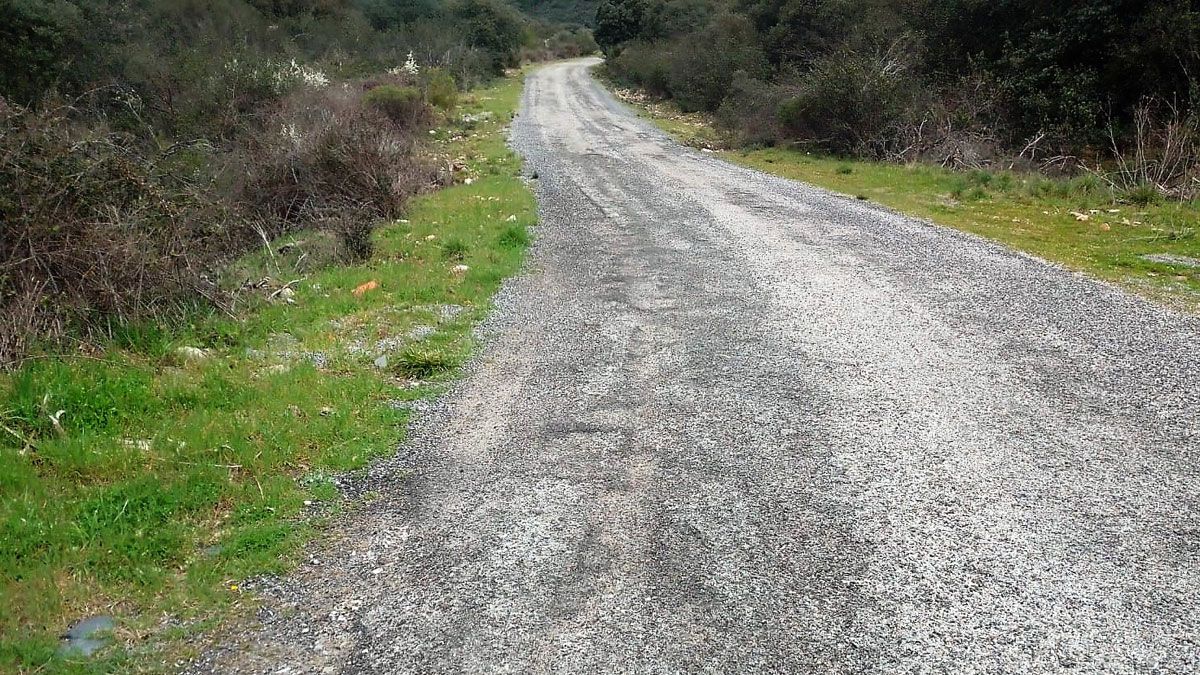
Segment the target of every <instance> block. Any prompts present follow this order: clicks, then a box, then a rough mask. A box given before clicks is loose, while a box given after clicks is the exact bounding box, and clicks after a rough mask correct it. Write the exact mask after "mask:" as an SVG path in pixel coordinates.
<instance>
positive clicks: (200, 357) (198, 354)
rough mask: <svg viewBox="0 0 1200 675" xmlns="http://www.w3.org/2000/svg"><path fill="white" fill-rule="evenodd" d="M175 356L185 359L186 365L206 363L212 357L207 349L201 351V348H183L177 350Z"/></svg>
mask: <svg viewBox="0 0 1200 675" xmlns="http://www.w3.org/2000/svg"><path fill="white" fill-rule="evenodd" d="M175 355H176V356H178V357H179V358H181V359H183V361H184V362H185V363H191V362H195V361H204V360H205V359H207V358H208V357H209V356H210V353H209V351H208V350H207V349H201V348H200V347H190V346H183V347H179V348H177V349H176V350H175Z"/></svg>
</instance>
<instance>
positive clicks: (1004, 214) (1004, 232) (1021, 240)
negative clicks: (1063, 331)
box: [610, 83, 1200, 313]
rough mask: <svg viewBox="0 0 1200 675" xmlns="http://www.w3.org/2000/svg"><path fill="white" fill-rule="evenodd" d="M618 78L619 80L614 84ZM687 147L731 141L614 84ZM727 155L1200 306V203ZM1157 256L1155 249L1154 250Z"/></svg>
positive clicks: (913, 169)
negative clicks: (1191, 261) (1194, 261)
mask: <svg viewBox="0 0 1200 675" xmlns="http://www.w3.org/2000/svg"><path fill="white" fill-rule="evenodd" d="M610 85H611V83H610ZM615 91H616V94H617V96H618V97H619V98H621V99H622V100H624V101H625V102H626V103H628V104H629V105H631V106H632V107H633V108H634V109H635V110H636V111H637V112H638V113H639V114H640V115H641V116H642V117H645V118H646V119H648V120H650V121H652V122H653V123H654V124H655V125H656V126H658V127H659V128H660V129H662V130H663V131H665V132H666V133H667V134H669V135H671V136H672V137H674V138H675V139H677V140H678V141H679V142H680V143H683V144H684V145H689V146H692V147H697V148H705V149H718V150H719V149H720V148H723V147H726V141H725V139H724V138H722V135H721V134H720V133H719V132H718V131H717V130H716V129H715V128H714V127H713V125H712V123H711V121H710V119H709V118H707V117H706V116H704V115H701V114H689V113H682V112H680V111H679V109H678V108H677V107H676V106H674V105H673V104H672V103H670V102H663V101H654V100H648V99H646V98H644V97H642V96H640V95H638V94H637V93H636V92H629V91H627V90H619V89H617V90H615ZM719 154H720V156H721V157H723V158H725V159H726V160H729V161H731V162H734V163H736V164H741V165H743V166H748V167H752V168H754V169H758V170H760V171H765V172H767V173H773V174H776V175H779V176H783V177H785V178H791V179H794V180H799V181H803V182H805V183H810V184H812V185H816V186H819V187H823V188H827V189H829V190H833V191H836V192H841V193H843V194H846V195H850V196H854V197H857V198H859V199H865V200H870V201H873V202H876V203H878V204H882V205H883V206H887V207H889V208H891V209H895V210H896V211H899V212H901V213H905V214H909V215H913V216H917V217H920V218H926V219H928V220H931V221H933V222H935V223H938V224H939V225H945V226H947V227H952V228H955V229H959V230H964V231H966V232H972V233H974V234H978V235H981V236H984V237H987V238H989V239H993V240H996V241H999V242H1001V243H1003V244H1005V245H1007V246H1009V247H1011V248H1014V249H1017V250H1019V251H1024V252H1026V253H1030V254H1032V255H1035V256H1038V257H1040V258H1043V259H1046V260H1050V261H1052V262H1055V263H1059V264H1061V265H1063V266H1065V267H1068V268H1070V269H1073V270H1077V271H1079V272H1083V273H1086V274H1089V275H1091V276H1093V277H1096V278H1100V279H1104V280H1107V281H1110V282H1114V283H1116V284H1118V285H1120V286H1123V287H1124V288H1126V289H1128V290H1130V291H1133V292H1135V293H1139V294H1141V295H1143V296H1145V297H1147V298H1150V299H1152V300H1156V301H1158V302H1160V303H1162V304H1166V305H1168V306H1171V307H1173V308H1175V309H1180V310H1183V311H1187V312H1192V313H1196V312H1200V267H1191V266H1188V264H1187V262H1188V260H1187V259H1197V260H1198V261H1200V204H1198V203H1196V202H1184V203H1179V202H1168V201H1163V200H1156V199H1155V198H1154V195H1152V194H1148V193H1145V192H1142V193H1131V194H1128V195H1119V194H1114V193H1113V191H1112V190H1110V189H1108V186H1107V185H1105V184H1104V183H1103V182H1102V181H1101V180H1100V179H1098V178H1096V177H1095V176H1087V175H1085V176H1081V177H1079V178H1075V179H1072V180H1057V179H1050V178H1046V177H1044V176H1040V175H1035V174H1022V173H1015V172H1006V171H998V172H992V171H971V172H962V171H952V170H949V169H943V168H941V167H936V166H929V165H923V164H910V165H904V164H889V163H883V162H869V161H862V160H848V159H839V158H832V157H820V156H816V155H811V154H809V153H807V152H804V151H802V150H794V149H785V148H760V149H746V150H719ZM1147 256H1151V257H1147Z"/></svg>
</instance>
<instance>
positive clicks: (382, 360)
mask: <svg viewBox="0 0 1200 675" xmlns="http://www.w3.org/2000/svg"><path fill="white" fill-rule="evenodd" d="M387 365H388V358H387V354H383V355H381V356H380V357H379V358H377V359H375V367H376V368H387Z"/></svg>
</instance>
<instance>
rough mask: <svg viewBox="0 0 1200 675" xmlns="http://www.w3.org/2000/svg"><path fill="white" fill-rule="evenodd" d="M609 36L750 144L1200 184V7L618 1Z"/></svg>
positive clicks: (657, 83)
mask: <svg viewBox="0 0 1200 675" xmlns="http://www.w3.org/2000/svg"><path fill="white" fill-rule="evenodd" d="M596 39H597V40H598V41H599V42H600V44H601V46H602V47H603V48H604V50H605V52H606V54H607V56H608V68H609V71H610V73H611V74H612V75H613V76H615V77H616V78H618V79H619V80H621V81H623V82H626V83H628V84H631V85H634V86H637V87H639V88H642V89H644V90H646V91H647V92H649V93H651V94H654V95H657V96H662V97H669V98H671V99H672V100H674V101H675V102H677V103H678V105H679V106H680V107H681V108H682V109H683V110H684V111H702V112H708V113H712V114H713V115H715V118H716V120H717V121H718V123H719V124H720V125H721V126H722V127H723V128H724V129H726V130H728V131H730V132H731V133H732V135H733V136H734V138H735V142H736V143H738V144H741V145H746V146H763V145H792V146H797V147H801V148H803V149H805V150H809V151H816V152H822V153H830V154H835V155H855V156H860V157H867V158H873V159H887V160H896V161H913V160H922V161H930V162H935V163H938V164H941V165H944V166H948V167H954V168H969V169H979V168H1004V169H1018V170H1022V169H1024V170H1030V169H1036V170H1041V171H1044V172H1051V173H1066V174H1072V175H1074V174H1079V173H1082V172H1092V173H1094V174H1095V175H1096V176H1097V177H1099V178H1100V179H1101V180H1102V181H1104V182H1105V183H1106V184H1107V185H1108V186H1109V187H1110V188H1111V189H1113V190H1114V191H1115V192H1116V193H1117V194H1118V195H1119V196H1122V197H1125V196H1127V197H1128V198H1129V199H1130V200H1133V201H1139V202H1144V201H1147V200H1153V199H1157V198H1158V196H1165V197H1170V198H1175V199H1190V198H1192V197H1194V196H1195V195H1196V193H1197V189H1198V188H1200V170H1198V166H1200V162H1198V158H1200V122H1198V117H1197V115H1198V113H1200V109H1198V107H1197V104H1198V102H1200V84H1198V83H1200V80H1197V77H1198V76H1197V73H1200V10H1197V8H1196V7H1195V4H1194V3H1190V2H1183V1H1179V0H1159V1H1155V2H1129V1H1116V2H1113V1H1101V0H1089V1H1087V2H1047V1H1042V0H1028V1H1021V2H977V1H975V0H919V1H917V2H906V3H895V2H883V1H881V0H817V1H815V2H813V1H808V0H603V2H601V4H600V5H599V8H598V10H597V21H596Z"/></svg>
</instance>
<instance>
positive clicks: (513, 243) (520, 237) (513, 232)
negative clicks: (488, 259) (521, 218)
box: [498, 225, 530, 248]
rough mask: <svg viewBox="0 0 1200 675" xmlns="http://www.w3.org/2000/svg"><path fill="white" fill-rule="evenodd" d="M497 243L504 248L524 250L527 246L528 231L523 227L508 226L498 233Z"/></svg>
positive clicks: (528, 241) (528, 240)
mask: <svg viewBox="0 0 1200 675" xmlns="http://www.w3.org/2000/svg"><path fill="white" fill-rule="evenodd" d="M498 243H499V244H500V245H501V246H503V247H505V248H525V247H527V246H529V243H530V238H529V231H528V230H527V229H525V227H524V226H523V225H510V226H508V227H506V228H504V231H503V232H501V233H500V238H499V240H498Z"/></svg>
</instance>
